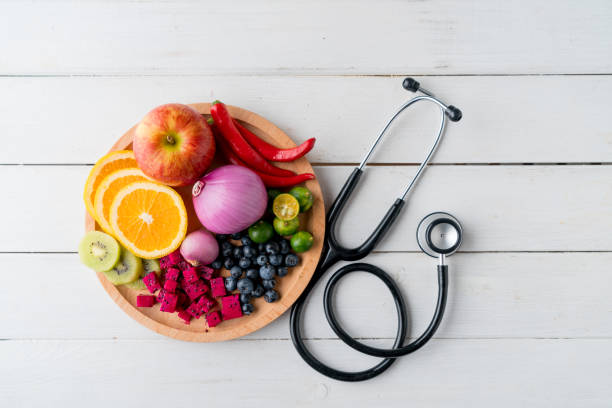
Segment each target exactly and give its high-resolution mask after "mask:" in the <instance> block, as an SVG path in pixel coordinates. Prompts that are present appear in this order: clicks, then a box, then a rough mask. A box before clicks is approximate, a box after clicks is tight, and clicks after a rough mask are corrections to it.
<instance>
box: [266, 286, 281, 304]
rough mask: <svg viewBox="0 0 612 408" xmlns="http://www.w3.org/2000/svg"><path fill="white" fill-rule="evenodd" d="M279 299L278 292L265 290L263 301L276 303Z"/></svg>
mask: <svg viewBox="0 0 612 408" xmlns="http://www.w3.org/2000/svg"><path fill="white" fill-rule="evenodd" d="M279 298H280V296H279V295H278V292H277V291H275V290H274V289H270V290H267V291H266V293H264V300H265V301H266V302H268V303H272V302H276V301H277V300H278V299H279Z"/></svg>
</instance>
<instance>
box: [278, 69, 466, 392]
mask: <svg viewBox="0 0 612 408" xmlns="http://www.w3.org/2000/svg"><path fill="white" fill-rule="evenodd" d="M403 86H404V88H406V89H407V90H410V91H413V92H415V91H417V90H419V86H420V85H419V84H418V82H416V81H414V80H412V79H411V78H407V79H406V80H404V84H403ZM421 91H422V92H423V93H425V94H426V96H418V97H415V98H413V99H411V100H410V101H408V102H407V103H406V104H404V105H402V107H400V109H399V111H398V112H396V113H395V114H394V115H393V116H392V118H391V119H390V120H389V122H388V123H387V124H386V125H385V127H384V128H383V130H382V132H381V133H380V134H379V135H378V137H377V138H376V140H375V141H374V143H373V145H372V147H371V148H370V150H369V151H368V152H367V154H366V156H365V158H364V160H363V161H362V162H361V164H360V165H359V167H357V168H355V169H354V170H353V172H352V173H351V175H350V176H349V178H348V179H347V181H346V182H345V184H344V186H343V187H342V189H341V190H340V192H339V193H338V196H337V197H336V199H335V200H334V202H333V204H332V206H331V207H330V209H329V212H328V214H327V219H326V221H327V226H326V233H325V242H324V245H323V251H322V253H321V259H320V261H319V264H318V265H317V268H316V269H315V272H314V275H313V277H312V279H311V281H310V282H309V284H308V285H307V287H306V288H305V290H304V292H303V293H302V295H301V296H300V297H299V298H298V300H297V301H296V302H295V303H294V305H293V307H292V308H291V314H290V320H289V327H290V332H291V340H292V342H293V345H294V346H295V349H296V350H297V352H298V353H299V355H300V356H301V357H302V359H303V360H304V361H305V362H306V363H307V364H308V365H310V366H311V367H312V368H313V369H315V370H316V371H318V372H319V373H321V374H323V375H325V376H327V377H330V378H334V379H336V380H340V381H350V382H355V381H364V380H368V379H371V378H373V377H376V376H378V375H380V374H382V373H383V372H384V371H386V370H387V369H388V368H389V367H390V366H391V365H392V364H393V363H394V362H395V359H396V358H397V357H401V356H404V355H407V354H410V353H412V352H414V351H416V350H418V349H420V348H421V347H423V345H425V343H427V341H429V340H430V339H431V338H432V337H433V335H434V334H435V332H436V330H437V329H438V327H439V326H440V323H441V321H442V317H443V315H444V310H445V307H446V300H447V297H448V267H447V266H446V265H444V264H441V265H438V299H437V304H436V309H435V312H434V315H433V318H432V320H431V322H430V323H429V326H428V327H427V329H426V330H425V331H424V332H423V334H421V335H420V336H419V337H418V338H417V339H416V340H414V341H413V342H412V343H410V344H408V345H405V346H403V344H404V341H405V339H406V330H407V329H406V324H407V323H406V321H407V311H406V304H405V302H404V298H403V296H402V293H401V290H400V289H399V287H398V286H397V284H396V283H395V281H394V280H393V278H392V277H391V276H390V275H389V274H387V273H386V272H385V271H383V270H382V269H380V268H378V267H377V266H374V265H371V264H367V263H353V264H349V265H346V266H343V267H342V268H340V269H339V270H337V271H336V272H334V273H333V274H332V276H331V277H330V279H329V281H328V282H327V285H326V286H325V291H324V294H323V299H324V308H325V315H326V317H327V320H328V322H329V324H330V326H331V328H332V330H333V331H334V333H336V335H337V336H338V337H339V338H340V340H342V341H343V342H344V343H346V344H347V345H348V346H350V347H352V348H354V349H355V350H358V351H360V352H362V353H364V354H368V355H371V356H375V357H382V358H383V360H382V361H380V362H379V363H378V364H377V365H375V366H374V367H371V368H369V369H366V370H363V371H355V372H348V371H342V370H337V369H334V368H332V367H330V366H328V365H326V364H324V363H323V362H321V361H320V360H318V359H317V358H316V357H315V356H314V355H313V354H312V353H311V352H310V351H309V350H308V349H307V348H306V345H305V343H304V340H303V338H302V333H301V327H300V322H301V318H302V312H303V310H304V305H305V302H306V299H307V298H308V296H309V294H310V292H311V291H312V289H313V288H314V286H315V285H316V284H317V282H318V281H319V280H320V279H321V278H322V277H323V275H324V274H325V272H326V271H327V270H328V269H329V268H330V267H331V266H333V265H334V264H335V263H337V262H338V261H340V260H344V261H356V260H359V259H363V258H364V257H366V256H367V255H368V254H369V253H370V252H371V251H372V250H373V249H374V248H375V246H376V245H377V244H378V242H380V240H381V239H382V237H383V236H384V235H385V233H386V232H387V231H388V230H389V228H390V227H391V225H392V224H393V222H394V221H395V220H396V218H397V216H398V215H399V213H400V212H401V210H402V208H403V207H404V204H405V198H406V196H407V195H408V193H409V192H410V191H411V189H412V187H413V186H414V185H415V183H416V181H417V179H418V178H419V177H420V175H421V173H422V171H423V169H424V168H425V166H426V165H427V163H428V162H429V160H430V159H431V158H432V157H433V154H434V152H435V150H436V149H437V147H438V145H439V142H440V140H441V138H442V134H443V132H444V128H445V122H446V117H445V116H448V117H449V118H450V119H451V120H452V121H458V120H460V119H461V116H462V114H461V111H460V110H459V109H457V108H456V107H454V106H452V105H448V106H447V105H445V104H443V103H442V102H441V101H440V100H438V99H437V98H435V97H434V96H433V95H431V94H430V93H429V92H427V91H424V90H421ZM418 101H429V102H433V103H435V104H437V105H438V106H439V107H440V111H441V114H442V119H441V123H440V128H439V130H438V132H437V134H436V139H435V141H434V144H433V146H432V147H431V149H430V151H429V153H428V155H427V157H426V159H425V160H424V161H423V163H422V164H421V165H420V166H419V169H418V171H417V174H416V175H415V177H414V178H413V179H412V181H411V182H410V184H409V185H408V187H407V188H406V190H405V191H404V194H403V195H402V196H401V198H398V199H397V200H395V202H394V203H393V205H392V206H391V207H390V208H389V210H388V211H387V213H386V214H385V216H384V217H383V219H382V220H381V221H380V223H379V224H378V226H377V227H376V229H375V230H374V231H373V232H372V233H371V234H370V236H369V237H368V238H367V239H366V240H365V241H364V242H363V243H362V244H361V245H360V246H358V247H356V248H345V247H343V246H342V245H341V244H340V243H339V242H338V240H337V239H336V235H335V227H336V221H337V220H338V218H339V217H340V214H341V212H342V209H343V208H344V206H345V204H346V203H347V201H348V199H349V197H350V196H351V194H352V192H353V191H354V189H355V187H356V186H357V184H358V182H359V180H360V179H361V175H362V174H363V167H364V166H365V164H366V163H367V161H368V159H369V157H370V156H371V154H372V152H373V151H374V149H375V148H376V146H377V145H378V144H379V142H380V140H381V139H382V137H383V135H384V134H385V132H386V131H387V129H388V128H389V126H390V124H391V122H393V120H395V119H396V118H397V117H398V115H399V114H400V113H401V112H403V111H404V110H405V109H406V108H408V107H409V106H411V105H412V104H414V103H416V102H418ZM442 259H443V257H441V260H442ZM359 271H361V272H367V273H370V274H372V275H374V276H376V277H377V278H379V279H380V280H382V281H383V283H384V284H385V285H386V287H387V288H388V289H389V291H390V293H391V296H392V297H393V301H394V303H395V307H396V310H397V333H396V337H395V341H394V343H393V346H392V348H391V349H383V348H377V347H372V346H368V345H366V344H364V343H361V342H359V341H358V340H357V339H355V338H353V337H351V336H350V335H349V334H348V333H347V332H346V331H345V330H344V329H343V327H342V326H341V325H340V323H339V321H338V319H337V317H336V314H335V312H334V308H333V296H334V290H335V287H336V285H337V284H338V283H339V282H340V280H341V279H342V278H343V277H345V276H346V275H348V274H350V273H354V272H359Z"/></svg>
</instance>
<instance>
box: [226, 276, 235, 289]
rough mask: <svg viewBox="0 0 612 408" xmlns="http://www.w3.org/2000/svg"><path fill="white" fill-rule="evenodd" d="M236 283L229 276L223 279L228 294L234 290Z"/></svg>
mask: <svg viewBox="0 0 612 408" xmlns="http://www.w3.org/2000/svg"><path fill="white" fill-rule="evenodd" d="M237 283H238V282H237V281H236V279H234V278H232V277H231V276H229V277H227V278H225V289H227V290H229V291H230V292H231V291H232V290H236V284H237Z"/></svg>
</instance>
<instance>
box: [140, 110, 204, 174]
mask: <svg viewBox="0 0 612 408" xmlns="http://www.w3.org/2000/svg"><path fill="white" fill-rule="evenodd" d="M133 149H134V156H136V161H137V162H138V167H140V169H141V170H142V172H143V173H144V174H146V175H147V176H149V177H151V178H152V179H154V180H157V181H159V182H161V183H164V184H167V185H169V186H184V185H187V184H189V183H193V182H195V181H196V180H197V179H198V178H200V177H201V176H202V175H203V174H204V172H205V171H206V169H208V167H209V166H210V163H211V162H212V159H213V156H214V155H215V140H214V138H213V134H212V131H211V130H210V126H208V123H206V120H205V119H204V117H202V115H200V114H199V113H198V112H197V111H196V110H195V109H193V108H191V107H189V106H187V105H181V104H178V103H170V104H167V105H162V106H158V107H157V108H155V109H153V110H152V111H151V112H149V113H148V114H147V115H146V116H145V117H144V119H142V121H141V122H140V123H139V124H138V126H137V127H136V132H135V134H134V145H133Z"/></svg>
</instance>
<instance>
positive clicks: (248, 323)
mask: <svg viewBox="0 0 612 408" xmlns="http://www.w3.org/2000/svg"><path fill="white" fill-rule="evenodd" d="M189 106H191V107H193V108H194V109H196V110H197V111H198V112H200V113H201V114H203V115H208V114H209V113H210V106H211V105H210V104H209V103H195V104H190V105H189ZM227 108H228V110H229V112H230V114H231V115H232V117H234V118H236V119H238V120H239V121H241V122H242V123H243V124H244V125H245V126H246V127H248V128H249V129H250V130H251V131H253V132H254V133H255V134H257V135H258V136H259V137H261V138H262V139H264V140H266V141H267V142H269V143H272V144H274V145H276V146H278V147H281V148H289V147H294V146H295V143H293V141H292V140H291V139H290V138H289V136H287V135H286V134H285V133H284V132H283V131H282V130H280V129H279V128H277V127H276V126H275V125H274V124H272V123H270V122H269V121H267V120H266V119H264V118H262V117H261V116H259V115H257V114H255V113H253V112H249V111H247V110H245V109H241V108H238V107H235V106H229V105H228V106H227ZM135 127H136V126H134V127H132V128H131V129H130V130H128V131H127V132H126V133H125V134H124V135H123V136H122V137H121V138H120V139H119V140H118V141H117V143H115V145H114V146H113V147H112V149H111V151H114V150H124V149H131V148H132V140H133V132H134V129H135ZM219 164H221V163H219ZM275 164H276V165H278V166H279V167H284V168H287V169H291V170H293V171H295V172H296V173H314V171H313V169H312V166H311V165H310V163H309V162H308V160H306V158H301V159H299V160H296V161H294V162H291V163H275ZM305 185H306V187H307V188H308V189H309V190H310V191H311V192H312V194H313V196H314V204H313V206H312V208H311V209H310V211H308V212H306V213H305V214H300V228H301V229H304V230H307V231H310V232H311V233H312V235H313V237H314V245H313V247H312V248H311V249H310V250H309V251H307V252H304V253H302V254H300V264H299V265H298V266H296V267H295V268H291V269H290V272H289V274H288V275H287V276H285V277H284V278H281V279H277V290H278V292H279V294H280V295H281V298H280V300H279V301H277V302H275V303H266V302H265V301H264V300H263V297H262V298H258V299H254V302H253V303H254V305H255V312H254V313H253V314H251V315H250V316H243V317H241V318H238V319H233V320H228V321H224V322H222V323H221V324H219V325H218V326H217V327H213V328H209V327H208V326H207V325H206V322H205V319H204V318H203V317H202V318H200V319H198V320H192V321H191V324H189V325H186V324H185V323H183V321H182V320H181V319H179V318H178V316H177V314H176V313H172V314H171V313H163V312H160V310H159V304H158V305H156V306H154V307H152V308H137V307H136V296H137V295H138V294H139V293H143V292H141V291H136V290H133V289H129V288H127V287H124V286H114V285H113V284H112V283H110V282H109V281H108V279H106V277H104V275H103V274H102V273H98V279H99V280H100V283H102V286H103V287H104V289H105V290H106V292H108V294H109V295H110V297H111V298H112V299H113V301H115V303H117V304H118V305H119V306H120V307H121V308H122V309H123V310H124V311H125V312H126V313H127V314H128V315H129V316H131V317H132V318H133V319H135V320H136V321H137V322H139V323H141V324H142V325H144V326H146V327H148V328H149V329H151V330H154V331H156V332H157V333H160V334H163V335H165V336H168V337H172V338H175V339H179V340H185V341H195V342H214V341H223V340H230V339H235V338H237V337H241V336H244V335H246V334H249V333H252V332H254V331H255V330H258V329H261V328H262V327H264V326H265V325H267V324H268V323H270V322H272V321H273V320H274V319H276V318H277V317H279V316H280V315H282V314H283V313H284V312H285V311H286V310H287V309H288V308H289V307H291V305H292V304H293V302H295V300H296V299H297V298H298V297H299V296H300V294H301V293H302V291H303V290H304V288H305V287H306V285H307V284H308V282H309V281H310V278H311V277H312V274H313V273H314V270H315V267H316V265H317V263H318V262H319V257H320V256H321V249H322V248H323V238H324V236H325V206H324V204H323V196H322V194H321V187H320V186H319V182H318V181H317V180H316V179H315V180H309V181H307V182H306V183H305ZM177 191H178V192H179V193H180V194H181V195H182V196H183V200H184V202H185V207H186V208H187V212H188V216H189V231H193V230H194V229H197V228H201V225H200V223H199V221H198V219H197V217H196V216H195V214H194V212H193V204H192V200H191V186H185V187H180V188H178V189H177ZM85 229H86V230H87V231H91V230H93V229H98V230H99V229H100V227H99V226H98V224H97V223H96V222H95V221H94V219H93V218H92V217H91V216H90V215H89V214H86V218H85ZM221 274H222V275H223V276H227V275H228V271H226V270H222V273H221ZM147 293H148V292H147Z"/></svg>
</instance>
